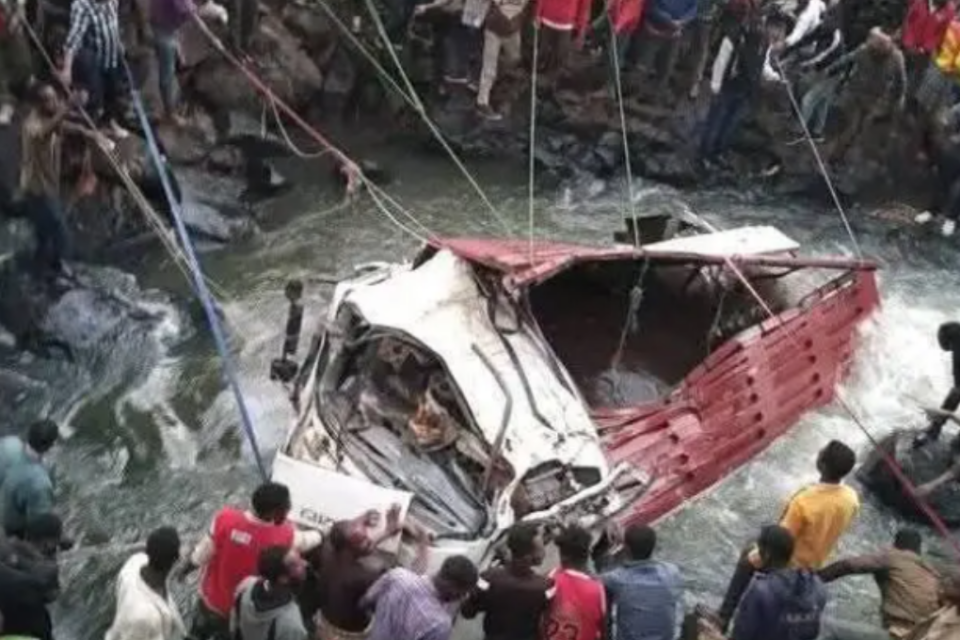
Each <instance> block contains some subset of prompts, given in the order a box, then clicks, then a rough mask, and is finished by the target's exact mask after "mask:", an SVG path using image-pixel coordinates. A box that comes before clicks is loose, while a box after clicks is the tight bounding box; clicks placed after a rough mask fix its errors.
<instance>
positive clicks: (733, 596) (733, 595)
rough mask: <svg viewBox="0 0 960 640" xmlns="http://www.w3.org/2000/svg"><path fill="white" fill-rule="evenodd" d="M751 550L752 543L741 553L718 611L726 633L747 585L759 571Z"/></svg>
mask: <svg viewBox="0 0 960 640" xmlns="http://www.w3.org/2000/svg"><path fill="white" fill-rule="evenodd" d="M751 551H753V545H752V544H751V545H750V546H748V547H747V548H746V549H744V550H743V552H742V553H741V554H740V558H739V559H738V560H737V568H736V569H734V571H733V577H732V578H730V584H729V585H727V593H726V594H725V595H724V596H723V603H722V604H721V605H720V610H719V611H718V612H717V615H718V616H719V617H720V622H721V623H722V624H723V628H722V631H723V632H724V633H726V632H727V629H728V628H729V627H730V621H731V620H733V614H734V613H736V612H737V607H738V606H739V605H740V599H741V598H742V597H743V594H744V592H745V591H746V590H747V587H748V586H750V581H751V580H753V574H755V573H756V572H757V569H756V568H755V567H754V566H753V565H752V564H751V563H750V559H749V557H750V552H751Z"/></svg>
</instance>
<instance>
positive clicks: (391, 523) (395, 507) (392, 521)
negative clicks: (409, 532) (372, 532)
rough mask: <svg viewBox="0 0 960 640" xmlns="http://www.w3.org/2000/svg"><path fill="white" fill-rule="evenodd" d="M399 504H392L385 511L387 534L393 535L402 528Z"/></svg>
mask: <svg viewBox="0 0 960 640" xmlns="http://www.w3.org/2000/svg"><path fill="white" fill-rule="evenodd" d="M400 511H401V509H400V505H399V504H392V505H390V509H389V510H388V511H387V535H388V536H393V535H396V534H398V533H400V530H401V529H402V528H403V525H402V523H401V522H400Z"/></svg>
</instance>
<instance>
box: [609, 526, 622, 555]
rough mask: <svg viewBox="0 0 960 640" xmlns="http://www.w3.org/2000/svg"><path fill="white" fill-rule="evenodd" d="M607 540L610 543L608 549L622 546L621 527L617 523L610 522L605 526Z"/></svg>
mask: <svg viewBox="0 0 960 640" xmlns="http://www.w3.org/2000/svg"><path fill="white" fill-rule="evenodd" d="M607 540H608V541H609V542H610V548H611V549H616V548H617V547H619V546H620V545H622V544H623V525H621V524H620V523H619V522H616V521H614V522H611V523H610V524H608V525H607Z"/></svg>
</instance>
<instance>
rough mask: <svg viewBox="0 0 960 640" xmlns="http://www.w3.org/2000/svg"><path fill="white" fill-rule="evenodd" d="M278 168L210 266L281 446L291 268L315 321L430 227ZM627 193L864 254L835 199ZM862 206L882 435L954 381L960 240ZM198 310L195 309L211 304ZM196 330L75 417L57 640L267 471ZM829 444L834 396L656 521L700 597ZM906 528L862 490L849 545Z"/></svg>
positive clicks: (401, 190)
mask: <svg viewBox="0 0 960 640" xmlns="http://www.w3.org/2000/svg"><path fill="white" fill-rule="evenodd" d="M364 153H366V154H367V155H368V156H369V157H374V158H376V160H377V161H378V162H379V163H380V164H381V165H382V166H384V167H385V168H388V169H389V170H390V171H391V172H393V173H394V180H393V182H392V183H391V184H389V185H387V186H386V189H387V191H388V192H389V193H390V194H391V195H392V196H394V197H395V198H396V199H397V200H398V201H399V202H400V203H402V204H403V205H404V207H405V208H406V209H407V210H408V211H409V212H410V214H411V215H412V216H413V217H414V218H415V219H416V222H412V221H410V220H409V219H407V220H406V222H405V226H407V227H408V228H409V229H410V230H415V229H422V228H427V229H429V230H431V231H433V232H436V233H440V234H451V235H469V234H486V235H499V234H503V233H504V229H503V225H502V224H501V223H500V222H498V221H497V219H496V217H495V216H494V215H492V214H491V212H490V210H489V208H488V207H487V206H486V205H485V204H484V202H483V201H482V200H481V199H480V198H479V197H478V196H477V194H476V193H475V192H474V191H473V190H472V188H471V187H470V185H469V184H468V183H467V182H466V181H465V180H464V179H463V177H462V175H461V174H460V173H459V172H458V170H457V169H456V168H455V167H454V166H453V165H452V164H451V163H450V162H448V161H447V160H446V159H444V158H441V157H437V156H428V155H423V154H419V153H411V152H410V150H409V149H404V148H396V147H392V148H386V149H385V148H381V147H370V148H367V149H364ZM470 167H471V171H472V173H473V174H474V175H475V176H476V177H477V179H478V181H479V183H480V184H481V185H482V187H483V190H484V192H485V194H486V197H487V198H488V199H489V201H490V202H491V203H492V204H493V205H494V207H495V208H496V210H497V211H498V212H499V214H500V216H501V217H502V218H503V219H504V221H505V222H506V225H507V226H509V227H510V228H511V230H512V231H513V232H514V233H516V234H522V235H524V236H525V235H526V234H527V233H529V229H530V218H529V209H528V202H529V201H528V180H527V171H526V167H525V166H524V165H522V164H518V165H511V164H509V163H492V162H490V163H471V165H470ZM282 169H283V170H284V171H285V172H286V173H287V174H288V175H289V176H290V177H291V178H292V179H294V180H295V181H296V182H297V184H298V187H297V189H295V190H294V191H292V192H291V193H289V194H286V195H284V196H282V197H281V198H280V199H279V200H278V201H275V202H272V203H270V205H269V206H266V207H264V208H263V214H262V216H261V226H262V227H263V232H262V233H261V234H259V235H257V236H255V237H254V238H251V239H250V240H248V241H245V242H243V243H241V244H237V245H233V246H230V247H229V248H226V249H220V250H216V251H209V252H205V253H203V255H202V262H203V265H204V268H205V271H206V273H207V274H208V276H209V277H210V278H211V279H212V280H214V281H215V282H216V283H217V284H218V285H219V287H220V288H221V289H222V290H223V291H224V292H225V296H224V297H223V298H222V299H221V305H222V309H223V311H224V314H225V318H226V323H227V327H228V330H229V332H230V334H231V336H232V346H233V350H234V354H235V356H236V361H237V363H238V367H239V377H240V383H241V386H242V389H243V394H244V398H245V400H246V402H247V404H248V408H249V410H250V413H251V415H252V417H253V422H254V425H255V429H256V436H257V440H258V442H259V445H260V447H261V449H262V450H263V453H264V455H265V456H266V457H267V459H269V457H270V455H271V454H272V452H273V450H275V448H276V447H277V445H278V444H279V443H280V442H281V441H282V438H283V436H284V433H285V430H286V428H287V426H288V424H289V423H290V420H291V416H292V412H291V409H290V406H289V404H288V402H287V398H286V394H285V393H284V391H283V389H282V388H280V387H279V386H277V385H275V384H274V383H271V382H270V380H269V377H268V372H269V363H270V360H271V359H272V358H274V357H275V356H276V355H278V354H279V350H280V346H281V341H282V333H283V329H284V322H285V316H286V304H285V302H284V298H283V286H284V284H285V283H286V281H287V280H288V279H290V278H300V279H302V280H303V281H304V282H305V283H306V305H307V320H306V322H305V327H311V326H312V324H313V323H312V322H311V319H312V318H316V317H317V316H318V315H319V314H320V313H322V311H323V309H324V305H325V302H326V300H327V299H328V296H329V295H330V293H331V292H332V288H331V287H330V286H329V285H327V284H325V283H324V282H323V281H324V280H325V279H328V278H330V277H335V276H336V275H338V274H344V273H347V272H349V270H350V269H351V266H352V265H353V264H356V263H361V262H365V261H374V260H396V259H400V258H403V257H405V256H409V255H410V254H411V253H412V252H413V251H414V250H415V249H416V248H417V246H418V240H417V238H415V237H414V236H413V235H412V234H410V233H409V232H408V231H405V230H401V229H400V228H398V226H397V225H396V224H395V223H394V222H392V221H390V220H389V219H387V217H386V216H384V215H383V214H382V213H380V212H378V210H377V208H376V207H374V206H373V204H372V203H371V202H370V201H369V200H368V199H363V200H361V201H360V202H358V203H356V204H354V205H351V206H347V207H344V206H340V193H339V191H338V190H337V189H336V188H335V185H334V183H333V181H332V179H331V178H330V175H329V170H328V167H327V165H326V164H324V163H323V161H320V162H317V163H301V162H289V163H284V165H283V166H282ZM194 178H195V179H194ZM194 178H191V177H190V176H187V177H186V181H187V182H188V183H190V184H192V186H193V187H194V188H202V189H209V188H215V189H218V190H225V191H226V192H230V191H231V190H236V191H237V192H239V190H240V185H239V184H233V183H231V182H229V181H222V182H217V183H216V184H215V185H210V184H207V183H206V182H204V181H203V180H201V179H200V178H196V177H194ZM633 188H634V192H635V201H636V203H637V206H638V207H642V208H645V209H651V208H658V209H661V210H664V211H671V210H672V211H677V210H681V209H683V208H689V209H690V210H693V211H695V212H697V213H699V214H701V215H703V216H705V217H706V218H707V219H708V220H710V221H711V222H712V223H714V224H716V225H718V226H721V227H724V226H726V227H729V226H735V225H741V224H774V225H776V226H778V227H779V228H781V229H782V230H783V231H785V232H786V233H787V234H788V235H790V236H792V237H793V238H795V239H796V240H798V241H799V242H800V243H801V244H802V245H803V250H804V252H809V253H815V254H845V255H853V244H852V242H851V240H850V238H849V236H848V235H847V233H846V231H845V230H844V227H843V225H842V224H841V221H840V218H839V216H838V214H837V212H836V210H835V209H833V208H831V207H828V206H826V205H817V204H812V203H799V202H784V201H782V200H779V201H778V200H775V199H769V198H765V197H763V195H762V193H759V192H758V193H742V192H689V193H679V192H676V191H673V190H671V189H669V188H665V187H661V186H658V185H655V184H652V183H648V182H644V181H642V180H635V181H634V184H633ZM623 211H624V208H623V183H621V182H617V183H611V184H609V185H604V184H602V183H599V182H596V183H593V184H590V183H589V182H588V183H584V184H574V185H572V186H567V187H564V186H558V187H543V188H541V189H539V190H538V196H537V199H536V202H535V207H534V212H535V214H534V218H533V230H534V233H535V235H536V236H537V237H549V238H560V239H567V240H579V241H583V242H600V243H606V242H609V241H611V239H612V234H613V232H614V231H617V230H620V229H621V228H622V217H623ZM867 213H868V212H864V211H853V212H851V213H850V217H851V219H852V221H853V228H854V232H855V234H856V237H857V239H858V240H859V242H860V244H861V245H862V248H863V251H864V254H865V255H867V256H869V257H872V258H875V259H877V260H879V261H880V262H881V263H882V265H883V267H884V269H883V271H882V272H881V274H880V284H881V291H882V296H883V308H882V311H881V312H880V313H879V314H878V315H877V317H876V318H875V319H874V320H873V321H872V322H871V323H870V324H869V326H867V327H866V329H865V332H864V346H863V348H862V349H861V351H860V355H859V357H858V360H857V363H856V366H855V367H854V371H853V375H852V376H851V377H850V379H849V380H848V382H847V384H846V386H845V387H844V389H843V394H844V397H845V398H846V399H847V400H848V402H849V404H850V406H851V407H852V408H853V409H854V411H855V412H856V413H857V414H858V417H859V418H860V419H861V421H862V422H863V424H865V425H866V426H867V427H868V428H869V429H870V430H871V432H872V433H873V434H874V435H881V434H883V433H885V432H887V431H889V430H891V429H893V428H895V427H899V426H904V425H909V424H917V423H919V422H920V420H921V414H920V412H919V409H918V408H917V401H922V402H928V403H935V402H938V401H939V399H940V395H941V394H942V393H944V392H945V390H946V389H947V386H948V362H947V359H946V357H945V356H944V355H943V354H942V353H941V352H940V351H939V350H938V348H937V346H936V343H935V340H934V335H935V331H936V327H937V326H938V325H939V324H940V323H941V322H943V321H945V320H947V319H950V318H952V316H951V311H952V310H955V309H957V308H960V290H958V289H957V287H955V286H954V285H955V283H956V276H955V274H956V273H957V272H958V269H960V254H958V252H957V251H956V247H955V245H954V244H952V243H950V242H947V241H944V240H942V239H940V238H939V237H938V236H936V235H935V234H933V233H924V232H919V233H918V232H917V230H915V229H913V228H907V227H902V226H900V225H899V224H898V223H895V222H888V221H884V220H881V219H878V218H876V217H873V216H870V215H867ZM418 225H419V226H418ZM131 258H132V259H131V260H130V263H129V265H128V267H129V268H130V269H132V270H133V271H134V272H135V273H137V275H138V276H139V277H140V278H141V282H142V284H144V285H145V286H148V287H158V288H164V289H172V290H175V291H179V292H181V293H183V295H185V296H186V295H189V294H188V291H189V289H188V287H187V286H186V283H185V281H184V279H183V276H182V274H180V272H179V271H177V270H176V269H174V268H173V267H172V265H171V263H170V261H169V259H167V258H166V257H165V256H164V255H163V254H162V253H160V252H159V251H155V252H149V251H148V252H145V253H143V254H142V255H138V256H136V257H131ZM174 317H175V318H176V317H179V316H174ZM196 322H198V323H199V322H201V320H200V318H199V316H198V317H197V318H196ZM188 324H189V320H188V319H187V318H185V317H182V318H181V322H179V323H178V322H175V321H171V322H170V323H168V324H167V325H166V326H164V327H163V328H162V329H163V331H164V332H165V333H164V335H163V336H161V337H160V338H161V339H159V343H160V344H161V346H162V356H161V358H160V361H159V364H158V365H157V366H155V367H153V368H152V369H151V370H149V371H147V372H145V373H144V374H143V375H141V376H139V377H138V378H136V379H133V380H131V382H130V384H127V385H122V386H121V387H120V388H118V389H117V390H116V391H114V392H111V393H110V394H107V395H106V396H104V397H99V398H97V399H96V400H94V401H91V402H88V403H86V404H84V405H82V406H80V407H79V408H78V409H77V410H76V411H74V412H73V413H72V418H71V420H70V424H69V428H68V431H69V433H70V434H71V435H70V437H69V439H68V440H67V441H66V443H65V444H64V445H63V447H62V448H61V450H60V452H59V454H58V455H57V459H56V467H57V469H56V474H57V480H58V491H59V494H60V495H59V500H60V501H61V504H63V505H65V507H64V511H65V513H66V515H67V518H68V524H69V526H70V528H71V530H72V531H74V532H76V533H77V537H78V539H79V541H80V544H79V546H78V549H77V550H75V551H73V552H71V553H70V554H68V555H67V556H66V557H65V560H64V564H65V570H64V574H65V575H64V589H63V596H62V597H61V599H60V601H59V602H58V604H57V606H56V611H55V615H56V623H57V626H58V637H59V638H61V639H64V640H74V639H76V640H88V639H91V640H92V639H93V638H99V637H101V636H102V633H103V631H104V630H105V628H106V626H107V625H108V624H109V621H110V618H111V615H112V607H113V597H112V578H113V576H114V575H115V573H116V571H117V569H118V568H119V566H120V565H121V563H122V562H123V560H124V559H125V557H126V556H127V555H128V554H129V552H130V549H131V545H133V544H134V543H135V542H136V541H138V540H141V539H142V538H143V537H144V536H145V535H146V534H147V533H148V532H149V531H150V530H151V529H152V528H154V527H156V526H160V525H165V524H166V525H174V526H176V527H177V528H178V529H179V530H180V531H181V534H182V536H183V537H184V538H185V539H189V540H195V539H196V537H197V536H198V535H199V534H200V533H201V532H202V531H203V529H204V527H205V526H207V524H208V522H209V519H210V517H211V516H212V515H213V513H214V512H215V511H216V509H217V508H219V507H220V506H222V505H223V504H225V503H234V504H241V505H242V504H246V502H247V499H248V496H249V493H250V491H251V490H252V489H253V488H254V486H255V485H256V483H257V481H258V477H257V472H256V465H255V461H254V458H253V454H252V451H251V448H250V445H249V442H248V441H247V440H246V439H245V438H244V437H243V435H242V432H241V430H240V428H239V419H238V414H237V410H236V405H235V402H234V399H233V396H232V395H231V394H230V393H229V391H228V389H227V388H226V386H225V385H224V384H223V383H222V378H221V374H220V362H219V359H218V358H217V356H216V352H215V350H214V348H213V343H212V341H211V339H210V338H209V332H208V331H207V329H206V327H205V326H203V325H201V324H197V325H196V330H194V331H189V330H188V326H187V325H188ZM117 348H119V349H122V348H125V345H122V344H120V345H117ZM832 438H840V439H843V440H844V441H846V442H848V443H850V444H851V445H853V446H855V447H856V448H857V449H858V450H859V451H861V452H865V451H866V449H867V439H866V436H865V435H864V433H863V432H862V431H861V430H860V429H859V428H858V427H857V426H856V424H855V423H854V422H853V421H852V420H851V419H850V418H849V416H847V415H846V414H845V413H844V411H843V410H841V409H840V408H839V407H838V406H836V405H831V406H830V407H827V408H826V409H824V410H822V411H818V412H816V413H814V414H811V415H808V416H806V417H805V418H804V419H803V420H801V421H800V423H798V424H797V425H796V427H795V428H794V429H793V431H792V432H791V433H790V435H788V436H787V437H785V438H783V439H781V441H779V442H778V443H777V444H775V445H774V446H773V447H771V448H770V449H769V450H768V451H767V452H765V453H764V454H763V455H761V456H759V457H758V458H757V459H756V460H755V461H754V462H752V463H751V464H749V465H747V466H746V467H745V468H743V469H742V470H740V471H739V472H738V473H736V474H735V475H734V476H732V477H730V478H728V479H727V480H726V481H725V482H723V483H722V484H721V485H719V486H718V487H717V488H716V489H715V490H713V491H712V492H710V493H709V494H708V495H706V496H703V497H701V498H700V499H698V500H696V501H694V502H691V503H690V504H688V505H687V506H686V507H684V508H683V509H681V510H680V511H678V512H677V513H675V514H673V515H672V516H670V517H668V518H666V519H665V520H664V521H663V522H662V523H660V525H659V531H660V536H661V546H660V551H659V555H660V556H661V557H664V558H667V559H670V560H672V561H675V562H677V563H678V564H679V565H680V566H681V567H682V569H683V572H684V575H685V577H686V581H687V588H688V594H687V599H688V602H689V603H690V604H692V603H694V602H700V601H704V602H707V603H710V604H716V603H717V601H718V600H719V598H720V596H721V595H722V591H723V588H724V586H725V584H726V580H727V579H728V577H729V574H730V572H731V570H732V567H733V563H734V560H735V557H736V555H737V552H738V549H739V548H740V547H741V546H742V545H743V544H744V543H745V542H746V541H747V540H748V539H749V538H750V536H751V535H754V534H755V532H756V531H757V529H758V528H759V526H761V525H762V524H765V523H769V522H773V521H775V520H776V518H777V517H778V516H779V511H780V507H781V505H782V503H783V501H784V500H785V499H786V498H787V497H788V496H789V495H790V494H791V493H792V492H793V491H794V490H795V489H796V488H797V487H799V486H800V485H802V484H803V483H805V482H809V481H813V480H815V479H816V472H815V469H814V459H815V456H816V452H817V451H818V449H819V448H820V447H821V446H822V445H823V444H825V443H826V442H827V441H828V440H830V439H832ZM896 527H897V521H896V519H895V518H893V517H892V516H891V514H890V513H888V512H885V511H884V510H883V509H882V508H880V507H878V506H877V505H876V504H875V503H873V502H872V501H870V500H869V499H865V504H864V508H863V511H862V513H861V515H860V518H859V519H858V521H857V523H856V525H855V527H854V530H853V531H852V533H851V534H850V535H848V536H847V537H845V538H844V540H843V543H842V545H841V552H857V551H864V550H868V549H872V548H874V547H875V546H877V545H881V544H885V543H888V542H889V541H890V539H891V538H892V534H893V532H894V531H895V529H896ZM931 535H932V534H931ZM832 594H834V596H835V598H833V601H832V603H831V607H833V608H834V609H835V611H836V612H837V613H839V615H843V616H850V617H855V618H858V619H872V618H873V617H875V613H874V612H875V609H876V605H877V598H876V589H875V587H874V586H873V584H872V582H871V581H869V580H867V579H856V580H850V581H846V582H844V583H843V584H840V585H836V586H834V587H832ZM177 597H178V599H179V600H181V602H182V603H183V604H184V605H185V606H192V600H193V592H192V587H191V585H184V586H183V587H181V588H178V589H177Z"/></svg>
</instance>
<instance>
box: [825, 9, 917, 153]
mask: <svg viewBox="0 0 960 640" xmlns="http://www.w3.org/2000/svg"><path fill="white" fill-rule="evenodd" d="M835 72H840V73H848V79H847V81H846V84H845V85H844V87H843V90H842V93H841V96H840V104H839V105H838V106H839V109H840V111H841V113H843V115H844V116H845V119H846V122H845V125H844V128H843V130H842V132H841V133H840V135H839V136H838V137H837V139H836V140H835V141H834V145H833V147H832V148H831V150H830V157H831V159H840V158H842V157H843V156H844V155H845V154H846V152H847V151H848V150H849V149H850V147H851V145H853V143H854V142H855V141H856V140H857V139H858V138H859V137H860V135H861V134H862V133H863V132H864V131H865V130H866V129H867V128H868V127H870V125H871V124H873V123H874V122H876V121H877V120H880V119H881V118H883V117H885V116H890V115H892V114H893V113H896V112H899V111H902V110H903V107H904V104H905V100H906V96H907V71H906V66H905V62H904V58H903V53H902V52H901V51H900V48H899V47H898V46H897V43H896V42H895V41H894V40H893V38H891V37H890V36H889V35H888V34H886V33H884V32H883V30H882V29H880V28H879V27H874V28H873V29H871V30H870V35H869V36H868V37H867V41H866V42H865V43H864V44H862V45H860V46H859V47H858V48H857V49H855V50H853V51H851V52H850V53H848V54H846V55H845V56H843V57H842V58H840V59H839V60H837V61H836V62H835V63H833V65H831V67H830V68H829V69H828V70H827V73H835Z"/></svg>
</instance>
